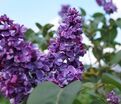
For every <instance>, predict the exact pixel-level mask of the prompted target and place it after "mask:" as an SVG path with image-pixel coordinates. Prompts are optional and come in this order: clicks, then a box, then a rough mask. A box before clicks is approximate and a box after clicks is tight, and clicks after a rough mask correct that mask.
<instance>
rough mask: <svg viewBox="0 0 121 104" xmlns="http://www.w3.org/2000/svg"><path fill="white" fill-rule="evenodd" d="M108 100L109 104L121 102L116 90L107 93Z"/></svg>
mask: <svg viewBox="0 0 121 104" xmlns="http://www.w3.org/2000/svg"><path fill="white" fill-rule="evenodd" d="M107 102H109V104H120V97H119V96H117V95H116V93H115V92H114V91H111V92H110V93H108V94H107Z"/></svg>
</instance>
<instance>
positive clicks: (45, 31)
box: [42, 24, 54, 36]
mask: <svg viewBox="0 0 121 104" xmlns="http://www.w3.org/2000/svg"><path fill="white" fill-rule="evenodd" d="M53 26H54V25H53V24H46V25H45V26H44V27H43V31H42V34H43V36H46V35H47V32H48V30H50V29H51V28H52V27H53Z"/></svg>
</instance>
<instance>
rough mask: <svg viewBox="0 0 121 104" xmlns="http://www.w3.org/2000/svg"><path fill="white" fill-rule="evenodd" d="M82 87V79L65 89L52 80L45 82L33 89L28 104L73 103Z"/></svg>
mask: <svg viewBox="0 0 121 104" xmlns="http://www.w3.org/2000/svg"><path fill="white" fill-rule="evenodd" d="M80 87H81V83H80V81H75V82H73V83H71V84H70V85H68V86H67V87H65V88H63V89H62V88H59V87H58V86H57V85H55V84H53V83H51V82H45V83H42V84H40V85H38V86H37V87H36V88H35V89H34V90H33V92H32V93H31V94H30V96H29V98H28V101H27V104H41V103H42V104H72V103H73V101H74V100H75V98H76V96H77V93H78V92H79V91H80Z"/></svg>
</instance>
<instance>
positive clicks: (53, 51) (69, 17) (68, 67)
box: [48, 8, 85, 87]
mask: <svg viewBox="0 0 121 104" xmlns="http://www.w3.org/2000/svg"><path fill="white" fill-rule="evenodd" d="M82 22H83V21H82V18H81V17H80V14H79V13H78V11H77V10H76V9H75V8H69V9H68V11H67V12H66V13H65V15H64V16H63V17H62V23H61V24H60V26H59V28H58V32H57V38H56V39H54V40H52V41H51V43H50V45H49V51H50V53H49V54H50V56H48V57H51V58H53V59H54V62H53V63H54V66H53V68H50V73H49V80H50V81H53V82H54V83H56V84H58V85H59V86H60V87H64V86H66V85H67V84H69V83H71V82H72V81H74V80H80V79H81V75H82V73H83V69H84V67H83V65H82V62H81V61H80V60H79V58H80V57H81V56H83V55H84V54H85V50H84V48H83V44H82V36H81V34H82Z"/></svg>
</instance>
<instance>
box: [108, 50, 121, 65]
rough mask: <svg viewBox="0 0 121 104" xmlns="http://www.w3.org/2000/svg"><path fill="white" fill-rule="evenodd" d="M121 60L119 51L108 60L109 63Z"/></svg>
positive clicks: (116, 62)
mask: <svg viewBox="0 0 121 104" xmlns="http://www.w3.org/2000/svg"><path fill="white" fill-rule="evenodd" d="M120 61H121V51H118V52H117V53H116V54H115V55H114V56H113V57H112V60H111V61H110V64H118V63H119V62H120Z"/></svg>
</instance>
